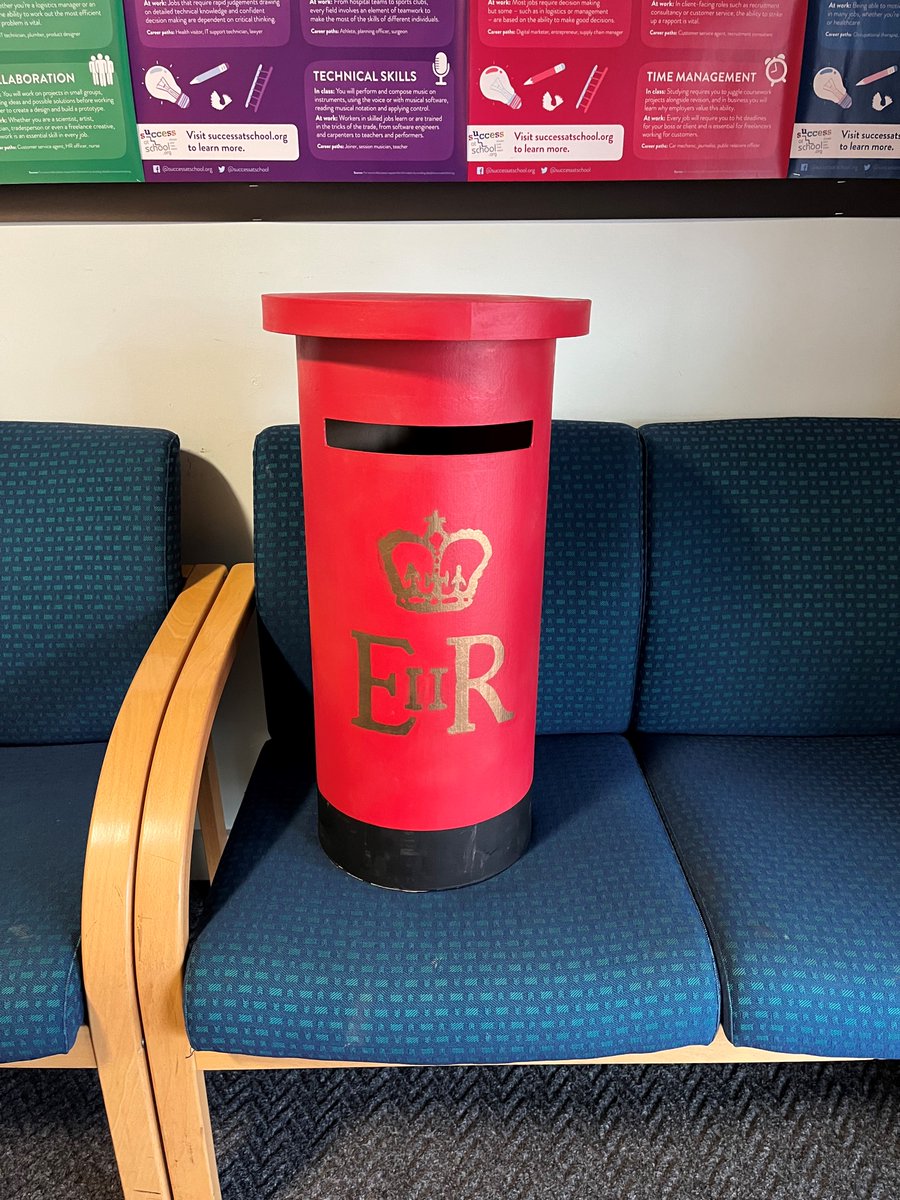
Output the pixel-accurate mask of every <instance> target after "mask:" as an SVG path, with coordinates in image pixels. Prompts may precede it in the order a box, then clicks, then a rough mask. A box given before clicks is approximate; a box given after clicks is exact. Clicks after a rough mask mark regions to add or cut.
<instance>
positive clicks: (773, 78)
mask: <svg viewBox="0 0 900 1200" xmlns="http://www.w3.org/2000/svg"><path fill="white" fill-rule="evenodd" d="M766 79H768V81H769V83H770V85H771V86H772V87H774V86H775V84H776V83H784V82H785V80H786V79H787V63H786V62H785V58H784V55H783V54H777V55H776V56H775V57H774V58H767V59H766Z"/></svg>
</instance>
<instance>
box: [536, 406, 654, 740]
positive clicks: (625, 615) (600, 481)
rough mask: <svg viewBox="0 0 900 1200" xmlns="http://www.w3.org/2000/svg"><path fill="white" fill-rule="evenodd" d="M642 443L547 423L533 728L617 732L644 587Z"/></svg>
mask: <svg viewBox="0 0 900 1200" xmlns="http://www.w3.org/2000/svg"><path fill="white" fill-rule="evenodd" d="M642 486H643V485H642V465H641V447H640V441H639V439H638V436H637V433H636V431H635V430H634V429H632V428H631V427H630V426H627V425H608V424H603V423H600V422H593V421H554V422H553V440H552V445H551V451H550V492H549V496H548V507H547V547H546V557H545V563H544V602H543V614H542V617H541V671H540V684H539V689H538V721H537V727H538V732H539V733H621V732H624V730H626V729H627V728H628V724H629V722H630V720H631V709H632V704H633V701H634V675H635V670H636V668H637V653H638V640H639V635H640V625H641V592H642V586H643V570H644V567H643V544H642V543H643V520H642V511H641V508H642Z"/></svg>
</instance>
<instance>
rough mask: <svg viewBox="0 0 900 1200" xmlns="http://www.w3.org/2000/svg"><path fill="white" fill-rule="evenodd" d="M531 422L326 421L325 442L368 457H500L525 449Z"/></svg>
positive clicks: (530, 431) (528, 439) (528, 441)
mask: <svg viewBox="0 0 900 1200" xmlns="http://www.w3.org/2000/svg"><path fill="white" fill-rule="evenodd" d="M532 424H533V423H532V422H531V421H507V422H504V424H502V425H374V424H370V423H369V422H368V421H337V420H334V419H333V418H331V417H326V418H325V442H326V444H327V445H328V446H331V447H333V448H334V449H335V450H362V451H366V452H367V453H369V454H442V455H451V454H501V453H504V452H505V451H509V450H527V449H528V447H529V446H530V445H531V437H532Z"/></svg>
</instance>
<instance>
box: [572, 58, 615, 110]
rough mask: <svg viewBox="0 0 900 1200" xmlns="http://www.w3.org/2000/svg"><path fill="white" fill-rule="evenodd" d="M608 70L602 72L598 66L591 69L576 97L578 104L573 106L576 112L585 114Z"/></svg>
mask: <svg viewBox="0 0 900 1200" xmlns="http://www.w3.org/2000/svg"><path fill="white" fill-rule="evenodd" d="M608 70H609V67H604V68H603V70H602V71H601V70H600V67H599V66H595V67H591V73H590V75H588V77H587V82H586V83H585V85H584V88H583V89H582V92H581V95H580V96H579V97H578V103H577V104H576V105H575V108H576V110H580V111H581V112H583V113H587V110H588V109H589V108H590V107H591V104H592V103H593V101H594V97H595V96H596V95H597V92H598V91H599V90H600V84H601V83H602V82H603V80H604V79H605V78H606V72H607V71H608Z"/></svg>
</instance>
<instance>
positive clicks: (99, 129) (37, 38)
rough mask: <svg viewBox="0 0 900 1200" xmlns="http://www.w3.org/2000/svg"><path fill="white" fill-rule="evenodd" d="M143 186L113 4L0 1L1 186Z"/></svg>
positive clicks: (98, 0)
mask: <svg viewBox="0 0 900 1200" xmlns="http://www.w3.org/2000/svg"><path fill="white" fill-rule="evenodd" d="M142 179H143V171H142V169H141V160H140V153H139V151H138V146H137V133H136V129H135V119H134V102H133V100H132V94H131V82H130V75H129V69H128V52H127V49H126V43H125V30H124V20H123V16H122V10H121V5H120V2H119V0H0V184H2V183H117V182H118V183H130V182H136V181H139V180H142Z"/></svg>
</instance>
